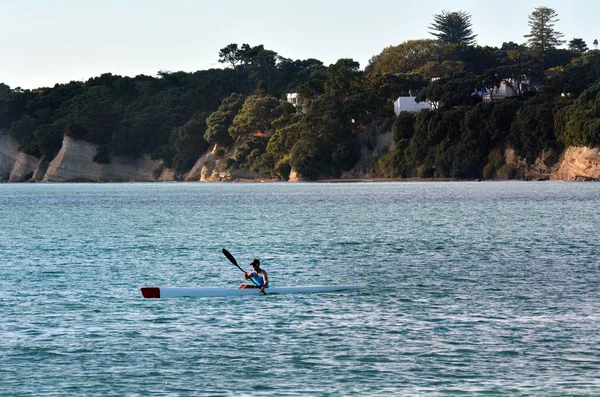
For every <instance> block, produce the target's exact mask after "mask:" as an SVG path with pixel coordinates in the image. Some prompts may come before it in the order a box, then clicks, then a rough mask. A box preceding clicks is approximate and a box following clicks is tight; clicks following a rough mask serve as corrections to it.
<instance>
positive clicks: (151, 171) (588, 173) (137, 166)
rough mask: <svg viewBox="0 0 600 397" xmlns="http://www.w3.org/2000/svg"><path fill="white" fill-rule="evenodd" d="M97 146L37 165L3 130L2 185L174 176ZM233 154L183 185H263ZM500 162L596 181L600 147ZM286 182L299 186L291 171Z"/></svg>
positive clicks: (379, 136) (503, 169) (365, 151)
mask: <svg viewBox="0 0 600 397" xmlns="http://www.w3.org/2000/svg"><path fill="white" fill-rule="evenodd" d="M393 145H394V142H393V140H392V138H391V133H390V132H386V133H379V132H376V131H374V130H373V131H372V130H369V131H364V134H363V137H362V138H361V147H362V153H361V159H360V161H359V162H358V164H357V165H356V167H355V168H354V169H352V170H350V171H348V172H346V173H344V174H343V175H342V176H341V178H342V179H345V178H348V179H352V178H370V177H371V170H372V169H373V165H374V164H375V162H376V161H377V159H378V158H379V157H380V156H381V155H383V154H384V153H385V152H386V151H388V150H394V148H393ZM97 149H98V146H97V145H94V144H91V143H88V142H85V141H77V140H74V139H72V138H69V137H65V138H64V139H63V144H62V148H61V150H60V152H59V153H58V155H57V156H56V157H55V158H54V159H53V160H52V161H51V162H48V161H44V160H40V159H38V158H36V157H33V156H30V155H27V154H25V153H23V152H20V151H19V148H18V144H17V142H16V141H15V140H14V139H12V138H11V137H10V136H9V135H8V133H7V132H6V131H0V182H1V181H11V182H21V181H23V182H25V181H38V182H39V181H44V182H74V181H90V182H126V181H139V182H154V181H174V180H176V176H175V173H174V172H173V171H172V170H170V169H168V168H166V167H165V166H164V164H163V162H162V161H161V160H151V159H150V158H149V157H148V156H144V157H141V158H138V159H134V158H129V157H119V156H110V157H109V158H110V163H109V164H99V163H96V162H94V161H93V159H94V156H95V155H96V152H97ZM234 152H235V150H234V149H232V150H230V151H229V152H228V153H226V154H225V155H223V156H217V155H216V147H213V148H211V150H209V151H207V152H206V153H205V154H204V155H202V156H201V157H200V158H199V159H198V160H197V161H196V164H195V165H194V167H192V169H191V170H190V171H189V172H188V173H187V174H186V175H185V176H184V180H185V181H203V182H213V181H230V180H263V179H264V178H262V177H261V176H260V175H259V174H257V173H256V172H254V171H252V170H240V169H236V168H235V167H233V166H232V165H231V164H232V161H231V159H233V156H234ZM498 156H500V158H499V160H498V164H497V165H498V168H497V170H496V171H495V172H494V173H493V174H492V175H490V176H489V177H491V178H497V179H527V180H547V179H552V180H566V181H587V180H600V148H588V147H570V148H568V149H566V150H565V151H564V152H563V153H562V155H561V156H560V158H561V160H560V161H557V159H558V154H557V153H554V152H552V151H548V152H545V153H544V154H543V155H542V156H541V157H540V158H538V159H537V160H536V161H535V162H534V164H527V163H526V162H525V161H524V160H523V159H521V158H519V157H518V156H517V155H516V154H515V151H514V150H512V149H511V148H510V147H508V148H507V149H505V150H504V151H503V152H502V153H501V154H500V153H499V154H498ZM289 180H290V181H302V180H303V178H302V176H301V175H298V174H297V172H296V171H295V170H292V172H291V174H290V178H289Z"/></svg>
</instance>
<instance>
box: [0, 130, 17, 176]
mask: <svg viewBox="0 0 600 397" xmlns="http://www.w3.org/2000/svg"><path fill="white" fill-rule="evenodd" d="M18 156H19V145H18V144H17V142H16V141H15V140H14V139H12V138H11V137H10V136H9V135H8V132H6V131H0V182H4V181H8V180H9V179H10V174H11V172H12V170H13V168H14V166H15V162H16V161H17V157H18Z"/></svg>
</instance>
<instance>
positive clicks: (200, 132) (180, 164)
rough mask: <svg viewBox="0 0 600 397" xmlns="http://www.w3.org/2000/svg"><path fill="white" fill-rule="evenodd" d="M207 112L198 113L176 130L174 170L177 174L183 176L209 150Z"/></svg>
mask: <svg viewBox="0 0 600 397" xmlns="http://www.w3.org/2000/svg"><path fill="white" fill-rule="evenodd" d="M206 115H207V113H205V112H199V113H196V114H195V115H194V116H193V117H192V118H191V119H190V120H189V121H188V122H187V123H185V124H184V125H183V127H179V128H177V129H175V130H174V133H175V134H176V138H175V144H174V146H175V155H174V157H173V165H172V166H173V168H174V169H175V172H177V174H180V175H181V174H183V173H185V172H186V171H188V170H189V169H190V168H192V167H193V166H194V164H195V163H196V160H198V158H199V157H200V156H202V154H203V153H204V152H205V151H206V149H208V142H207V141H206V140H205V139H204V137H205V136H206V120H207V118H206Z"/></svg>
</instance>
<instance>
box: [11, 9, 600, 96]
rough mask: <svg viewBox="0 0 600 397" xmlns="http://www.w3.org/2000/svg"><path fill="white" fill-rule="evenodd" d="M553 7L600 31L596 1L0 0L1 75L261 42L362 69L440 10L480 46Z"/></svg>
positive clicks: (189, 55) (201, 60) (112, 66)
mask: <svg viewBox="0 0 600 397" xmlns="http://www.w3.org/2000/svg"><path fill="white" fill-rule="evenodd" d="M540 5H543V6H547V7H551V8H553V9H554V10H555V11H556V12H557V13H558V16H559V18H560V21H559V22H558V23H557V24H556V27H555V28H556V29H557V30H558V31H560V32H562V33H563V34H564V35H565V37H564V38H565V39H567V40H570V39H572V38H573V37H581V38H583V39H584V40H585V41H586V42H587V44H588V46H589V47H590V48H592V42H593V41H594V39H596V38H598V39H600V28H599V27H598V26H600V25H599V24H598V23H597V21H598V18H599V17H600V2H597V1H595V2H592V1H589V2H588V1H582V0H579V1H577V0H575V1H571V2H567V1H564V0H563V1H558V0H546V1H543V2H539V1H530V0H501V1H487V0H478V1H477V0H456V1H452V2H450V1H441V0H427V1H422V0H417V1H404V0H396V1H391V0H360V1H357V0H321V1H317V0H293V1H288V0H245V1H242V0H220V1H216V0H162V1H159V0H119V1H117V0H113V1H108V0H54V1H52V0H0V82H1V83H5V84H8V85H9V86H10V87H12V88H16V87H22V88H37V87H46V86H53V85H54V84H55V83H67V82H69V81H71V80H87V79H88V78H90V77H94V76H98V75H100V74H102V73H106V72H110V73H113V74H119V75H124V76H136V75H138V74H146V75H151V76H154V75H156V73H157V72H158V71H161V70H164V71H170V72H176V71H186V72H194V71H196V70H203V69H210V68H214V67H222V65H221V64H219V63H218V58H219V55H218V54H219V49H221V48H223V47H225V46H226V45H228V44H231V43H238V44H242V43H248V44H250V45H252V46H255V45H259V44H263V45H264V46H265V48H267V49H269V50H272V51H275V52H277V53H278V54H279V55H281V56H283V57H286V58H292V59H307V58H316V59H319V60H321V61H322V62H323V63H324V64H325V65H329V64H331V63H335V62H336V61H337V60H338V59H340V58H353V59H354V60H356V61H358V62H360V66H361V68H364V67H365V66H366V65H367V63H368V61H369V59H370V58H371V57H372V56H373V55H376V54H379V53H380V52H381V50H383V49H384V48H385V47H387V46H390V45H397V44H400V43H402V42H404V41H406V40H411V39H422V38H432V36H431V35H430V34H429V33H428V25H429V24H430V23H431V21H432V15H433V14H436V13H439V12H441V11H442V10H448V11H459V10H464V11H467V12H469V13H470V14H471V16H472V22H473V30H474V32H475V33H477V34H478V37H477V41H478V44H480V45H492V46H500V45H502V42H504V41H514V42H517V43H523V42H524V41H525V39H524V38H523V35H524V34H526V33H528V31H529V28H528V26H527V21H528V15H529V14H531V12H532V11H533V10H534V8H535V7H537V6H540Z"/></svg>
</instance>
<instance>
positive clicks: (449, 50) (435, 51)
mask: <svg viewBox="0 0 600 397" xmlns="http://www.w3.org/2000/svg"><path fill="white" fill-rule="evenodd" d="M455 49H456V45H454V44H447V43H442V42H440V41H438V40H409V41H406V42H404V43H402V44H399V45H397V46H391V47H387V48H385V49H384V50H383V51H382V52H381V54H380V55H378V56H377V57H375V58H374V59H372V61H371V65H370V66H369V68H368V69H369V71H370V73H371V74H399V73H416V72H417V71H418V70H419V69H421V68H423V67H424V66H425V65H426V64H427V63H429V62H443V61H459V59H456V58H455V55H454V51H455Z"/></svg>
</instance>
